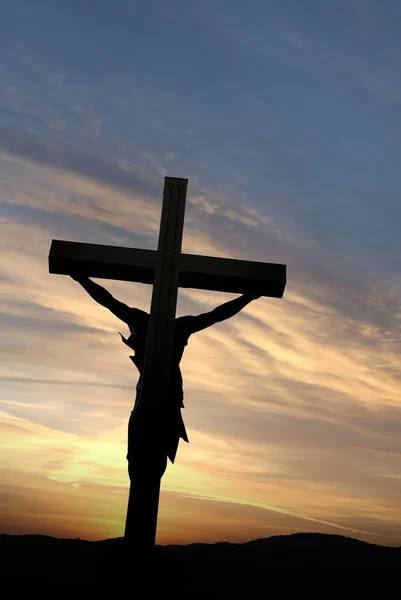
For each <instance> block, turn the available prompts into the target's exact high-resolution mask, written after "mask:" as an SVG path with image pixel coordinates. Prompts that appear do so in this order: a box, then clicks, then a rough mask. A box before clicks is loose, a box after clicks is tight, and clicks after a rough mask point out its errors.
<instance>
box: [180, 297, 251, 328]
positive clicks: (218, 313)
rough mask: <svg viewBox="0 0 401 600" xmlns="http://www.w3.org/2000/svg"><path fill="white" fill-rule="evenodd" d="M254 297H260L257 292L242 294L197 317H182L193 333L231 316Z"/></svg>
mask: <svg viewBox="0 0 401 600" xmlns="http://www.w3.org/2000/svg"><path fill="white" fill-rule="evenodd" d="M256 298H260V296H259V295H257V294H243V295H242V296H240V297H239V298H235V299H234V300H229V301H228V302H225V303H224V304H221V305H220V306H218V307H217V308H215V309H213V310H211V311H210V312H208V313H203V314H201V315H198V316H197V317H184V318H185V319H187V324H188V327H189V330H190V333H195V332H197V331H201V330H202V329H206V328H207V327H210V326H211V325H214V324H215V323H219V322H220V321H224V320H225V319H229V318H230V317H233V316H234V315H236V314H237V313H238V312H239V311H240V310H242V309H243V308H245V306H247V305H248V304H249V303H250V302H252V300H256Z"/></svg>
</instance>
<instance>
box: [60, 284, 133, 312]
mask: <svg viewBox="0 0 401 600" xmlns="http://www.w3.org/2000/svg"><path fill="white" fill-rule="evenodd" d="M71 277H72V278H73V279H74V280H75V281H78V283H80V284H81V285H82V287H83V288H84V290H86V291H87V292H88V294H89V295H90V296H91V298H93V299H94V300H95V301H96V302H98V303H99V304H101V305H102V306H105V307H106V308H108V309H109V310H110V311H111V312H112V313H113V315H115V316H116V317H118V318H119V319H121V320H122V321H125V323H127V322H128V321H129V320H130V308H129V306H127V305H126V304H124V303H123V302H119V300H116V299H115V298H114V296H112V295H111V294H110V292H108V291H107V290H105V289H104V288H103V287H102V286H101V285H98V284H97V283H95V282H94V281H91V280H90V279H89V277H80V276H74V275H71Z"/></svg>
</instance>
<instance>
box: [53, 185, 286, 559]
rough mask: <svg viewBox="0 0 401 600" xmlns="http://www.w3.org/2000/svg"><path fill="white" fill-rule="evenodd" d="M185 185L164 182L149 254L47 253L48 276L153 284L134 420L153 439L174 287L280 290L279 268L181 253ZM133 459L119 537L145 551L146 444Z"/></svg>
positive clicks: (153, 520)
mask: <svg viewBox="0 0 401 600" xmlns="http://www.w3.org/2000/svg"><path fill="white" fill-rule="evenodd" d="M187 184H188V180H187V179H179V178H174V177H166V178H165V182H164V193H163V206H162V215H161V224H160V232H159V243H158V248H157V250H156V251H155V250H140V249H136V248H123V247H119V246H104V245H100V244H84V243H77V242H68V241H62V240H52V244H51V248H50V254H49V272H50V273H57V274H61V275H69V274H72V273H74V274H77V273H78V274H80V275H84V276H87V277H95V278H102V279H117V280H123V281H137V282H142V283H148V284H151V285H153V293H152V302H151V310H150V317H149V326H148V335H147V342H146V353H145V363H144V371H143V374H142V381H143V385H142V392H141V406H142V405H143V406H146V407H147V410H146V411H143V412H142V413H141V414H140V419H141V428H142V422H143V430H144V431H145V432H150V431H152V436H153V438H154V436H155V432H156V433H157V432H158V431H159V432H162V431H163V425H164V422H163V411H162V407H163V406H166V404H167V402H166V400H167V399H166V396H167V394H168V390H169V389H170V386H169V380H170V369H171V359H172V350H173V343H174V323H175V311H176V304H177V293H178V287H187V288H198V289H203V290H215V291H220V292H233V293H249V292H256V293H258V294H259V295H261V296H271V297H275V298H281V297H282V296H283V293H284V288H285V285H286V266H285V265H280V264H272V263H261V262H253V261H243V260H232V259H227V258H214V257H209V256H199V255H193V254H182V253H181V243H182V234H183V225H184V211H185V200H186V191H187ZM150 420H151V421H152V422H151V423H150ZM151 443H152V444H153V443H154V442H153V441H152V442H151ZM148 447H149V446H148ZM140 454H141V456H138V469H137V471H136V481H135V482H133V481H131V487H130V495H129V501H128V509H127V521H126V528H125V537H126V538H127V539H128V540H131V541H133V542H134V543H135V545H136V546H139V547H141V548H145V547H151V546H153V545H154V543H155V538H156V525H157V513H158V503H159V492H160V479H159V478H158V477H157V476H156V477H155V476H153V475H152V473H149V470H151V468H150V467H149V464H148V463H147V459H146V444H145V447H144V451H143V452H141V453H140ZM148 467H149V468H148Z"/></svg>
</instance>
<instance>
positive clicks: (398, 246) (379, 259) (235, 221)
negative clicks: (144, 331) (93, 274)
mask: <svg viewBox="0 0 401 600" xmlns="http://www.w3.org/2000/svg"><path fill="white" fill-rule="evenodd" d="M0 12H1V14H0V47H1V56H2V61H1V66H0V73H1V82H2V85H1V86H0V203H1V208H0V223H1V235H0V241H1V262H0V286H1V295H0V301H1V307H0V322H1V361H0V377H1V386H0V440H1V441H0V444H1V454H0V532H3V533H21V534H22V533H42V534H47V535H54V536H58V537H80V538H82V539H89V540H97V539H104V538H108V537H120V536H122V535H123V532H124V523H125V512H126V505H127V496H128V474H127V464H126V460H125V455H126V442H127V439H126V436H127V422H128V417H129V414H130V411H131V410H132V407H133V402H134V399H135V385H136V381H137V371H136V369H135V367H134V366H133V364H132V363H131V361H130V359H129V354H130V353H129V349H128V348H127V347H126V346H125V345H124V344H123V343H122V342H121V339H120V336H119V334H118V331H121V332H122V333H123V334H124V335H126V334H127V333H128V328H127V326H126V325H125V324H124V323H122V322H121V321H119V320H118V319H117V318H116V317H114V316H113V315H112V314H111V313H109V312H108V311H107V310H106V309H104V308H102V307H101V306H99V305H97V304H96V303H95V302H94V301H93V300H92V299H91V298H90V297H89V296H88V295H87V294H86V292H85V291H84V290H83V289H82V288H81V287H80V285H79V284H78V283H76V282H75V281H73V280H72V279H71V278H69V277H66V276H61V275H50V274H49V272H48V253H49V249H50V243H51V240H52V239H53V238H55V239H65V240H72V241H79V242H90V243H98V244H110V245H118V246H130V247H136V248H148V249H155V248H156V245H157V238H158V228H159V220H160V211H161V201H162V191H163V183H164V176H166V175H168V176H177V177H185V178H188V179H189V184H188V197H187V208H186V216H185V226H184V239H183V251H184V252H188V253H199V254H204V255H211V256H223V257H230V258H236V259H245V260H256V261H263V262H276V263H283V264H286V265H287V276H288V283H287V288H286V291H285V294H284V298H283V299H270V298H263V299H260V300H257V301H254V302H252V303H251V304H250V305H249V306H248V307H246V308H245V309H244V310H243V311H242V312H241V313H239V314H238V315H236V316H235V317H233V318H232V319H231V320H228V321H225V322H223V323H221V324H218V325H215V326H214V327H212V328H210V329H207V330H205V331H203V332H201V333H198V334H196V335H194V336H192V337H191V338H190V340H189V344H188V347H187V348H186V351H185V354H184V358H183V361H182V363H181V366H182V372H183V377H184V391H185V407H186V408H185V410H184V411H183V414H184V420H185V423H186V426H187V431H188V435H189V440H190V443H189V444H186V443H185V442H182V441H181V442H180V446H179V449H178V454H177V459H176V463H175V465H174V466H172V465H171V464H169V467H168V469H167V472H166V475H165V476H164V478H163V482H162V493H161V498H160V511H159V526H158V536H157V542H158V543H160V544H167V543H191V542H199V541H206V542H215V541H233V542H242V541H247V540H250V539H254V538H258V537H259V538H261V537H268V536H271V535H278V534H289V533H293V532H298V531H317V532H322V533H336V534H341V535H345V536H350V537H355V538H358V539H361V540H366V541H368V542H372V543H377V544H385V545H392V546H399V545H401V400H400V394H399V390H400V384H401V365H400V355H401V236H400V225H401V202H400V187H401V186H400V184H401V171H400V138H401V72H400V68H399V65H400V61H401V38H400V35H399V26H400V22H401V4H400V3H399V2H398V1H396V0H394V1H393V0H383V2H377V1H375V0H302V2H301V1H298V0H248V1H245V0H199V1H195V0H152V1H148V0H113V1H111V0H96V2H94V1H90V0H57V1H56V2H55V1H54V0H36V1H35V2H33V1H32V0H8V1H7V0H6V1H5V2H3V3H2V7H1V9H0ZM96 281H97V283H100V284H102V285H104V286H105V287H106V288H107V289H108V290H109V291H110V292H111V293H112V294H113V295H114V296H115V297H116V298H118V299H119V300H121V301H123V302H125V303H127V304H129V305H130V306H135V307H138V308H140V309H143V310H149V306H150V298H151V287H150V286H146V285H142V284H136V283H124V282H115V281H106V280H96ZM234 297H235V295H232V294H222V293H217V292H204V291H197V290H187V289H181V290H180V292H179V299H178V308H177V315H178V316H180V315H184V314H193V315H195V314H198V313H201V312H205V311H208V310H211V309H212V308H214V307H215V306H217V305H218V304H220V303H222V302H225V301H227V300H229V299H231V298H234Z"/></svg>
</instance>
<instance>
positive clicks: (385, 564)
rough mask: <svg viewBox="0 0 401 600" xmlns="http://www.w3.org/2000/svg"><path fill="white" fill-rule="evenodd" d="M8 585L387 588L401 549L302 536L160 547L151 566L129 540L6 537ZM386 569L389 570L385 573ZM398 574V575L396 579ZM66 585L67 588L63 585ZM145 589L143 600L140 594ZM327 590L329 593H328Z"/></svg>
mask: <svg viewBox="0 0 401 600" xmlns="http://www.w3.org/2000/svg"><path fill="white" fill-rule="evenodd" d="M0 557H1V559H0V573H1V578H2V579H1V582H2V584H3V585H6V586H7V587H9V589H10V590H12V589H13V588H14V589H15V590H16V589H17V588H20V587H21V586H29V589H30V590H31V591H32V590H33V589H34V588H37V590H38V591H43V589H44V588H47V587H50V588H51V589H53V590H54V591H55V590H56V589H57V588H60V589H61V590H65V589H66V587H68V586H69V585H72V586H73V587H74V589H75V588H76V587H77V586H78V587H79V589H88V591H90V590H93V591H96V592H98V591H100V590H107V589H110V590H111V589H117V588H119V587H120V586H123V587H124V588H126V587H127V586H130V587H131V588H132V594H133V598H136V597H140V598H145V597H146V594H145V592H147V595H148V596H153V592H154V593H158V592H163V596H164V594H166V593H169V594H170V593H172V594H173V595H174V597H176V598H177V597H184V596H185V597H187V598H192V597H205V598H206V597H215V596H216V597H217V596H219V597H226V596H227V597H229V596H230V597H233V596H235V595H239V596H241V597H243V598H247V597H257V596H258V592H259V591H260V590H262V589H263V590H265V591H266V589H267V588H266V586H269V585H270V584H271V582H272V581H274V580H275V581H277V577H279V578H280V581H281V583H282V584H283V585H284V584H285V583H286V582H287V583H288V581H289V580H288V578H287V576H288V575H290V577H292V578H293V577H294V576H296V577H297V578H298V577H299V576H300V575H306V574H307V575H310V576H313V577H317V576H319V575H329V576H330V577H331V580H332V581H333V573H334V572H336V573H337V574H339V573H341V576H344V575H345V574H346V575H347V576H349V575H351V574H353V575H357V576H358V577H359V578H360V580H361V582H366V581H367V580H368V579H369V578H371V577H372V574H373V573H374V574H375V575H376V576H377V577H379V578H381V579H382V581H383V585H384V583H385V582H388V581H389V580H390V579H391V578H392V574H391V571H392V570H394V569H396V570H397V571H398V570H399V572H400V573H401V546H400V547H397V548H389V547H386V546H377V545H374V544H369V543H367V542H361V541H359V540H356V539H353V538H347V537H343V536H340V535H326V534H319V533H294V534H292V535H280V536H274V537H270V538H266V539H258V540H253V541H251V542H246V543H244V544H231V543H227V542H221V543H217V544H189V545H187V546H178V545H173V546H156V547H155V549H154V552H153V554H152V556H151V557H150V558H148V559H147V561H145V560H144V558H143V555H141V554H138V555H133V554H132V552H128V551H127V547H126V544H125V541H124V540H123V539H122V538H118V539H110V540H103V541H100V542H88V541H84V540H80V539H77V540H72V539H58V538H53V537H48V536H43V535H21V536H14V535H4V534H3V535H0ZM383 569H385V570H386V571H383ZM394 575H395V573H394ZM60 586H61V587H60ZM138 588H139V589H140V590H141V594H140V595H139V596H138V595H136V594H135V592H136V591H138ZM326 592H327V589H326Z"/></svg>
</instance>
